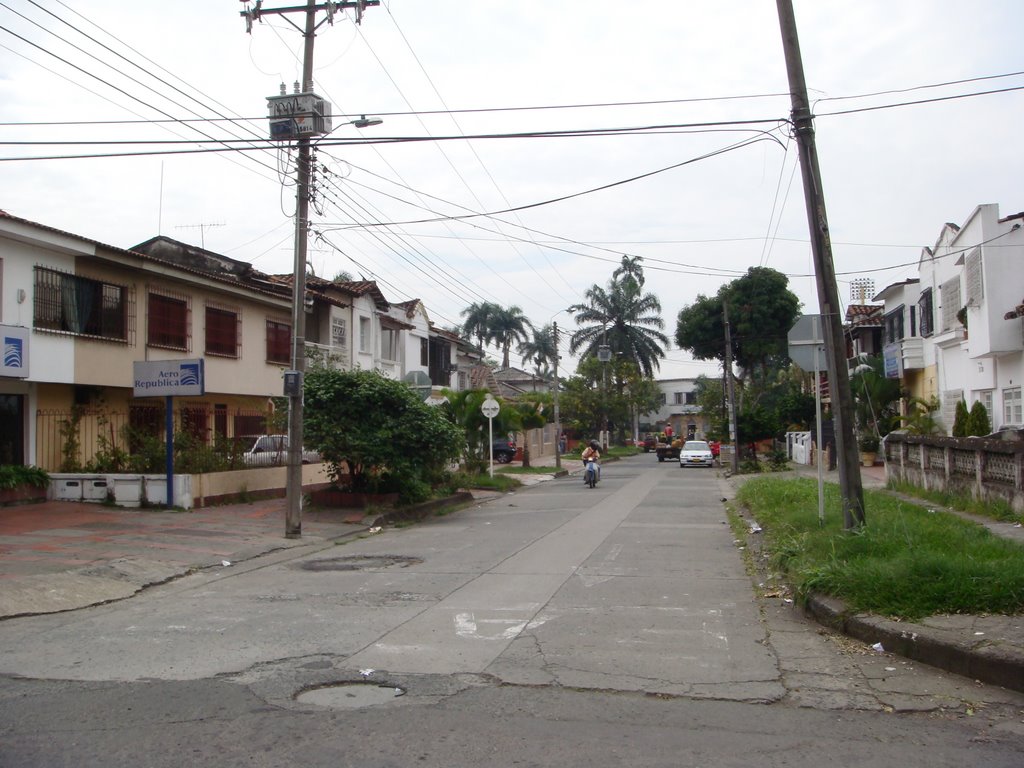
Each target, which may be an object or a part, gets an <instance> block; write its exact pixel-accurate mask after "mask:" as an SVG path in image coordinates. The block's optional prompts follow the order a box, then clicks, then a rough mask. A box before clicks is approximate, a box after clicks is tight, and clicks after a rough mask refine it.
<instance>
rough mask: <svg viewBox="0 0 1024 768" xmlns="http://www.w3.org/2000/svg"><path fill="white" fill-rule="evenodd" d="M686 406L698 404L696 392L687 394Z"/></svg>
mask: <svg viewBox="0 0 1024 768" xmlns="http://www.w3.org/2000/svg"><path fill="white" fill-rule="evenodd" d="M686 404H687V405H696V404H697V393H696V392H687V393H686Z"/></svg>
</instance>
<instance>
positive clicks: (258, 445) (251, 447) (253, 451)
mask: <svg viewBox="0 0 1024 768" xmlns="http://www.w3.org/2000/svg"><path fill="white" fill-rule="evenodd" d="M240 439H241V440H243V441H245V443H244V445H245V450H244V452H243V453H242V461H244V462H245V463H246V464H247V465H248V466H250V467H276V466H281V465H283V464H287V463H288V435H253V436H251V437H243V438H240ZM320 461H321V459H320V454H318V453H317V452H316V451H311V450H309V449H308V448H303V450H302V463H303V464H316V463H319V462H320Z"/></svg>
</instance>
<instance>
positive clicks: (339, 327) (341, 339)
mask: <svg viewBox="0 0 1024 768" xmlns="http://www.w3.org/2000/svg"><path fill="white" fill-rule="evenodd" d="M331 346H332V347H338V348H339V349H345V347H347V346H348V329H347V327H346V323H345V318H344V317H332V318H331Z"/></svg>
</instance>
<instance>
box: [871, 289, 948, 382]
mask: <svg viewBox="0 0 1024 768" xmlns="http://www.w3.org/2000/svg"><path fill="white" fill-rule="evenodd" d="M920 286H921V281H920V280H919V279H917V278H912V279H909V280H903V281H901V282H898V283H893V284H891V285H887V286H886V287H885V288H883V289H882V290H881V291H879V292H878V294H876V295H875V301H881V302H883V307H884V309H883V314H882V339H881V344H882V358H883V360H884V362H885V375H886V376H887V377H888V378H893V379H900V380H901V382H902V385H903V388H904V389H905V390H906V391H907V393H908V394H909V395H910V396H911V397H921V398H924V399H928V397H930V396H931V395H932V394H934V390H931V391H929V390H928V388H927V386H926V377H925V374H924V344H923V340H922V335H923V332H924V330H925V329H924V328H923V327H922V325H923V323H922V318H921V315H920V307H919V303H920V301H921V287H920Z"/></svg>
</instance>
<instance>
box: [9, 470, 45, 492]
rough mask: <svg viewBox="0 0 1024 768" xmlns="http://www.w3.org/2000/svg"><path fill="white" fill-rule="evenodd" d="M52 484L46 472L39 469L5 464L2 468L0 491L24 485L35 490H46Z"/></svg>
mask: <svg viewBox="0 0 1024 768" xmlns="http://www.w3.org/2000/svg"><path fill="white" fill-rule="evenodd" d="M49 483H50V476H49V475H48V474H47V473H46V470H43V469H40V468H39V467H26V466H22V465H21V464H5V465H3V466H0V489H2V490H5V491H6V490H10V489H12V488H17V487H19V486H22V485H31V486H32V487H33V488H45V487H46V486H47V485H49Z"/></svg>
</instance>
